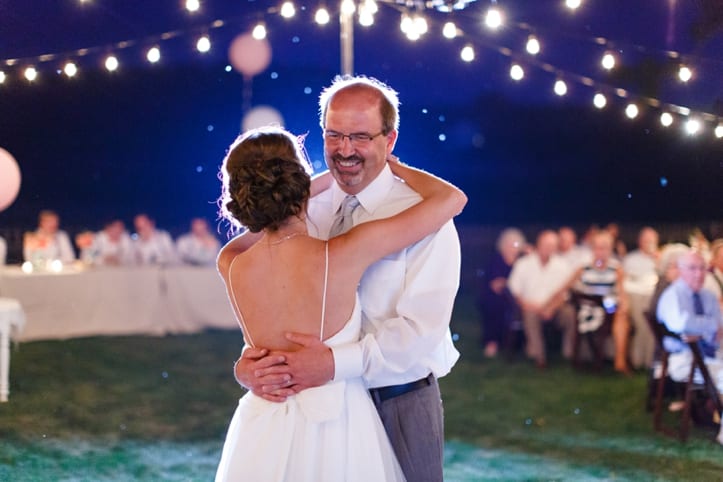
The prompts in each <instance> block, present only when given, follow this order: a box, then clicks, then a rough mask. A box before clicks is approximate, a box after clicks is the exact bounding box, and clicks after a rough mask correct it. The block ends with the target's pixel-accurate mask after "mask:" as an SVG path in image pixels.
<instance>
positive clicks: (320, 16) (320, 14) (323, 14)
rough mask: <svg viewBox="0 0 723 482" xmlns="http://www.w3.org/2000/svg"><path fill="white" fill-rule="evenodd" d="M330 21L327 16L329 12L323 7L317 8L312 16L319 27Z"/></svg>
mask: <svg viewBox="0 0 723 482" xmlns="http://www.w3.org/2000/svg"><path fill="white" fill-rule="evenodd" d="M330 20H331V17H330V16H329V11H328V10H327V9H326V8H324V7H319V9H318V10H317V11H316V13H315V14H314V21H315V22H316V23H318V24H319V25H326V24H327V23H329V21H330Z"/></svg>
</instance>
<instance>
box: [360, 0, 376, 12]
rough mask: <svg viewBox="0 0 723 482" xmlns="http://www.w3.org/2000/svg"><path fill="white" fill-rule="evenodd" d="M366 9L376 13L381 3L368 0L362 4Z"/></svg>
mask: <svg viewBox="0 0 723 482" xmlns="http://www.w3.org/2000/svg"><path fill="white" fill-rule="evenodd" d="M362 6H363V7H364V8H365V9H366V10H369V13H371V14H372V15H374V14H375V13H377V12H378V11H379V5H377V2H376V1H375V0H366V1H365V2H364V5H362Z"/></svg>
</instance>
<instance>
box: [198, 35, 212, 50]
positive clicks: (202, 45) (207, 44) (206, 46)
mask: <svg viewBox="0 0 723 482" xmlns="http://www.w3.org/2000/svg"><path fill="white" fill-rule="evenodd" d="M196 50H198V51H199V52H201V53H206V52H208V51H209V50H211V39H209V38H208V35H204V36H203V37H200V38H199V39H198V41H197V42H196Z"/></svg>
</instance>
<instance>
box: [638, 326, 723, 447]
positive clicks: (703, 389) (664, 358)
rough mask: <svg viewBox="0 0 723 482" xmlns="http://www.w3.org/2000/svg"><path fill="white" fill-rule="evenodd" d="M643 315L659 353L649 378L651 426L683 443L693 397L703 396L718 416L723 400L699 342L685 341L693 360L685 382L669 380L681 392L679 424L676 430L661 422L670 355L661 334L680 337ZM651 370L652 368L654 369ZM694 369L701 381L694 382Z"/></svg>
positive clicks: (690, 414) (685, 438)
mask: <svg viewBox="0 0 723 482" xmlns="http://www.w3.org/2000/svg"><path fill="white" fill-rule="evenodd" d="M646 318H647V320H648V323H649V325H650V328H651V330H652V331H653V333H654V334H655V340H656V342H657V345H658V350H659V352H660V373H659V376H658V377H657V378H656V377H655V373H653V379H652V381H651V386H652V387H654V389H655V392H654V396H655V401H654V403H653V428H654V429H655V431H656V432H660V433H663V434H665V435H668V436H672V437H676V438H678V439H679V440H680V441H681V442H685V441H686V440H687V439H688V435H689V432H690V420H691V419H692V418H693V403H694V402H695V400H694V398H693V397H694V396H695V397H696V398H698V397H706V399H707V400H708V401H709V403H711V404H712V406H713V408H714V410H716V411H717V412H718V415H719V416H720V415H721V414H723V403H722V402H721V399H720V395H719V392H718V389H717V387H716V385H715V382H714V381H713V378H712V377H711V376H710V372H709V371H708V368H707V367H706V365H705V361H704V357H703V352H702V350H701V347H700V344H699V343H698V341H688V342H686V343H687V345H688V347H689V348H690V350H691V353H692V354H693V363H692V364H691V367H690V373H689V375H688V378H687V380H686V381H685V382H673V383H674V385H676V386H678V387H680V388H681V390H679V391H680V392H682V395H683V410H682V415H681V418H680V424H679V426H678V428H677V430H675V429H672V428H670V427H666V426H664V425H663V402H664V400H663V398H664V393H665V385H666V379H667V378H668V359H669V357H670V353H669V352H668V351H667V350H666V349H665V345H664V344H663V339H664V338H665V337H672V338H675V339H678V340H681V339H682V338H681V336H680V334H678V333H674V332H672V331H670V330H669V329H668V327H666V326H665V325H664V324H663V323H660V322H659V321H658V319H657V317H656V316H655V315H654V314H652V313H646ZM653 370H654V371H655V368H654V369H653ZM696 371H697V372H698V373H700V375H701V376H702V378H703V383H702V384H701V383H696V380H695V378H696V377H695V375H696ZM651 392H652V391H651Z"/></svg>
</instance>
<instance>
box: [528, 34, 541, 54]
mask: <svg viewBox="0 0 723 482" xmlns="http://www.w3.org/2000/svg"><path fill="white" fill-rule="evenodd" d="M525 48H526V49H527V53H528V54H530V55H537V54H539V53H540V41H539V40H537V38H536V37H535V36H534V35H530V37H529V38H528V39H527V44H526V45H525Z"/></svg>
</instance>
